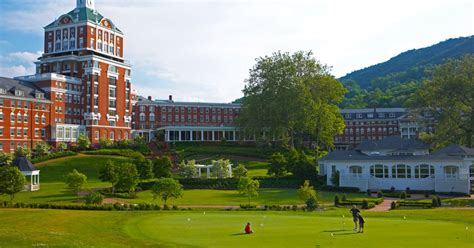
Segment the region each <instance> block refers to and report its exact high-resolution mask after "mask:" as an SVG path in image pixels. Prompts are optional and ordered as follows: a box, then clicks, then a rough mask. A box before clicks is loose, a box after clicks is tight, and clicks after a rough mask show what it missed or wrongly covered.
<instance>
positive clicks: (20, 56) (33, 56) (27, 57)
mask: <svg viewBox="0 0 474 248" xmlns="http://www.w3.org/2000/svg"><path fill="white" fill-rule="evenodd" d="M42 54H43V53H42V52H41V51H38V52H36V53H32V52H14V53H10V54H9V56H10V57H11V58H12V59H14V60H16V61H18V62H27V63H33V62H35V61H37V60H38V58H39V57H41V55H42Z"/></svg>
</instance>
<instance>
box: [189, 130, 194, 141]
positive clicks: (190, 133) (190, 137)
mask: <svg viewBox="0 0 474 248" xmlns="http://www.w3.org/2000/svg"><path fill="white" fill-rule="evenodd" d="M193 134H194V131H192V130H191V131H189V140H190V141H193Z"/></svg>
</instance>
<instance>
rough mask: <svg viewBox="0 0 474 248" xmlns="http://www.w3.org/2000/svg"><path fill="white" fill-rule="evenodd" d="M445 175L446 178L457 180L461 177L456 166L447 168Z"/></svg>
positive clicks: (445, 168)
mask: <svg viewBox="0 0 474 248" xmlns="http://www.w3.org/2000/svg"><path fill="white" fill-rule="evenodd" d="M444 175H445V176H446V178H457V177H458V176H459V167H457V166H454V165H448V166H445V167H444Z"/></svg>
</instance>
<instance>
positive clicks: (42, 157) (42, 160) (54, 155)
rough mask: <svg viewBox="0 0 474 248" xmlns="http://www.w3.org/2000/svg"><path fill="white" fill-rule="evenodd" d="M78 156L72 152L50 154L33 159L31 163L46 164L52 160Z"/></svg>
mask: <svg viewBox="0 0 474 248" xmlns="http://www.w3.org/2000/svg"><path fill="white" fill-rule="evenodd" d="M76 154H77V153H75V152H71V151H64V152H55V153H49V154H46V155H43V156H39V157H35V158H33V159H31V163H33V164H36V163H40V162H44V161H47V160H50V159H55V158H63V157H69V156H74V155H76Z"/></svg>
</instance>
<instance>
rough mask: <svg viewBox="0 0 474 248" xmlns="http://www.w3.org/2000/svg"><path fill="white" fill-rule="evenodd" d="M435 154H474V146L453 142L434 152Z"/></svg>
mask: <svg viewBox="0 0 474 248" xmlns="http://www.w3.org/2000/svg"><path fill="white" fill-rule="evenodd" d="M433 155H448V156H474V148H469V147H465V146H462V145H457V144H452V145H449V146H447V147H445V148H442V149H441V150H438V151H436V152H434V153H433Z"/></svg>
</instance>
